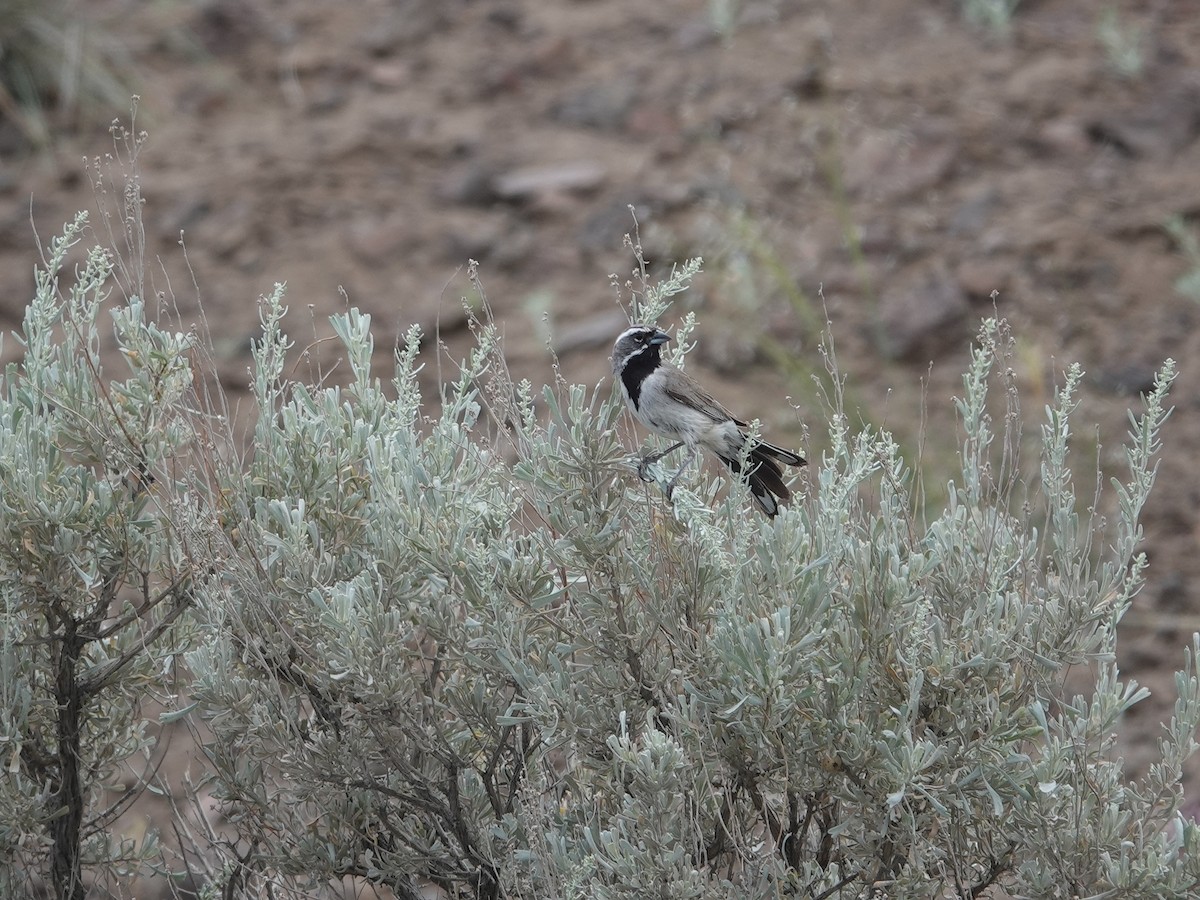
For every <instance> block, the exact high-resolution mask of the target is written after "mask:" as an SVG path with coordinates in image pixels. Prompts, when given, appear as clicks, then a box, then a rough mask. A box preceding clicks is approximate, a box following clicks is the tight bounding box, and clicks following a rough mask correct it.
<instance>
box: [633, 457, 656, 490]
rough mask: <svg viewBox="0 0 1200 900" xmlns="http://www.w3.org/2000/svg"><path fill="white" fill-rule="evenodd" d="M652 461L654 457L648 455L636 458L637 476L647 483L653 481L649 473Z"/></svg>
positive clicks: (653, 461)
mask: <svg viewBox="0 0 1200 900" xmlns="http://www.w3.org/2000/svg"><path fill="white" fill-rule="evenodd" d="M654 463H655V460H654V458H653V457H650V456H643V457H642V458H641V459H640V460H638V468H637V473H638V478H640V479H642V481H644V482H646V483H647V484H649V483H650V482H652V481H654V476H653V475H651V474H650V466H652V465H653V464H654Z"/></svg>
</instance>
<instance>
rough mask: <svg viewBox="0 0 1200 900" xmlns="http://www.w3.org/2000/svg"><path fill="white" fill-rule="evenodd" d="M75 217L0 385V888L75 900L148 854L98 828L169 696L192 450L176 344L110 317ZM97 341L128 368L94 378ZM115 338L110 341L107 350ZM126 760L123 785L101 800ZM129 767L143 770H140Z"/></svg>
mask: <svg viewBox="0 0 1200 900" xmlns="http://www.w3.org/2000/svg"><path fill="white" fill-rule="evenodd" d="M85 226H86V217H85V216H83V215H82V214H81V215H80V216H79V217H78V218H76V220H75V221H74V222H72V223H70V224H69V225H67V227H66V228H65V230H64V232H63V233H62V234H61V235H60V236H58V237H56V238H55V239H54V240H53V241H52V243H51V245H50V247H49V248H48V250H47V253H46V256H45V257H44V258H45V261H46V262H45V267H44V268H41V269H39V270H37V272H36V296H35V297H34V299H33V301H32V302H31V303H30V304H29V306H28V308H27V310H26V315H25V321H24V326H23V329H22V332H21V334H20V335H19V336H18V340H19V341H20V343H21V344H22V345H23V347H24V357H23V359H22V360H21V361H20V362H17V363H12V364H10V365H9V366H8V367H7V368H6V370H5V371H4V374H3V379H2V381H0V591H2V592H3V604H2V605H0V760H2V761H3V764H4V768H5V777H4V778H0V894H3V895H4V896H21V895H24V894H25V893H26V892H28V891H30V890H32V889H33V887H34V886H35V885H37V884H39V883H43V882H48V883H49V884H50V885H51V886H52V887H53V889H54V890H55V891H56V893H57V895H58V896H61V897H70V898H75V897H82V896H83V891H84V883H85V882H87V883H93V884H97V885H103V884H105V883H106V882H108V881H109V879H110V878H111V877H112V876H113V875H114V873H115V872H117V871H118V870H121V869H135V868H136V867H137V866H138V864H139V861H140V860H144V859H148V858H151V857H153V856H155V855H156V854H157V847H156V843H155V836H154V834H153V833H151V834H150V835H149V836H148V837H147V838H146V840H144V841H142V842H140V843H137V842H132V841H122V840H120V839H119V838H117V837H115V836H113V835H111V834H110V829H111V826H112V823H113V821H114V820H115V818H116V816H117V815H119V814H120V813H121V812H123V811H124V810H125V809H126V808H127V807H128V805H129V802H130V801H131V800H132V799H133V798H134V797H136V794H137V792H138V791H139V790H141V789H142V784H141V783H140V781H139V779H140V777H141V775H144V774H146V773H145V770H147V769H148V768H149V767H150V764H149V753H150V751H151V749H152V748H153V746H154V737H153V729H151V728H150V725H151V723H150V722H149V721H147V719H146V718H145V715H144V714H143V712H142V711H141V708H140V705H139V704H140V702H141V700H142V699H149V698H151V697H155V698H158V699H160V700H165V699H167V696H166V695H167V693H168V690H169V689H168V688H167V687H165V683H166V679H167V678H169V677H170V676H172V674H173V672H174V664H173V660H174V654H175V653H177V652H178V650H179V649H180V645H181V642H182V641H183V640H184V636H183V634H182V632H181V631H180V629H179V625H180V616H181V615H182V613H183V611H184V610H185V609H186V607H187V605H188V602H189V596H190V595H189V593H188V583H189V577H190V572H191V562H190V560H189V559H188V557H187V555H186V552H185V551H184V548H183V547H181V546H180V544H179V543H178V542H177V541H176V540H175V537H174V536H173V534H172V530H171V526H170V505H171V504H172V503H173V502H174V498H175V497H176V496H177V494H176V491H175V488H176V485H174V484H173V483H172V482H171V477H172V468H173V463H174V462H175V461H177V460H178V459H179V458H180V457H181V456H182V455H183V454H184V453H185V452H187V449H188V446H189V444H190V435H191V432H190V426H189V424H188V420H187V418H186V417H184V416H183V415H182V413H183V410H184V407H185V405H186V402H187V401H186V398H187V396H188V393H189V391H190V388H191V370H190V365H189V359H188V352H189V349H190V345H191V341H190V338H189V337H188V336H187V335H183V334H178V333H168V332H166V331H163V330H161V329H160V328H159V327H158V326H156V325H155V324H154V323H152V322H151V321H149V320H148V318H147V316H146V314H145V309H144V307H143V304H142V301H141V300H140V298H137V297H134V298H132V299H130V300H128V301H127V302H126V303H124V304H123V305H119V306H117V307H116V308H114V309H112V310H111V321H112V337H111V338H108V337H106V336H105V335H106V331H107V329H106V328H105V327H104V323H103V320H104V319H107V318H109V312H108V311H106V309H105V307H106V299H107V295H108V290H109V276H110V274H111V270H112V258H111V256H110V254H109V253H108V252H106V251H104V250H102V249H100V248H92V249H91V250H90V251H89V252H87V253H86V255H85V257H84V258H83V261H82V263H81V264H79V265H77V266H76V267H75V269H74V272H69V271H67V270H66V262H67V259H68V256H69V253H70V251H71V250H72V248H73V247H75V246H76V245H77V244H79V242H80V240H81V232H82V231H83V229H84V228H85ZM105 341H109V342H110V345H112V346H115V348H116V349H118V350H119V351H120V353H121V354H123V356H124V359H125V361H126V363H127V371H126V372H124V373H123V374H122V375H116V376H114V374H113V373H106V372H104V371H103V370H102V364H101V347H102V344H104V342H105ZM113 342H115V343H113ZM122 765H125V766H126V767H127V768H126V769H125V771H126V772H127V773H128V774H127V775H126V776H123V778H124V777H128V776H129V775H132V776H133V777H131V778H129V784H130V785H131V788H130V790H129V791H128V792H127V793H125V794H123V795H122V794H120V793H115V794H114V793H109V794H107V795H106V794H105V793H104V789H105V788H106V787H108V786H109V784H110V782H117V783H119V782H120V781H121V780H123V778H122V779H119V778H118V772H119V771H120V767H121V766H122ZM137 773H141V774H140V775H139V774H137Z"/></svg>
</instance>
